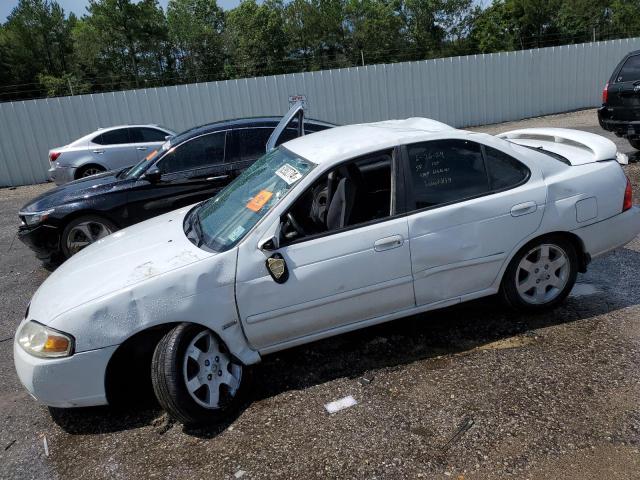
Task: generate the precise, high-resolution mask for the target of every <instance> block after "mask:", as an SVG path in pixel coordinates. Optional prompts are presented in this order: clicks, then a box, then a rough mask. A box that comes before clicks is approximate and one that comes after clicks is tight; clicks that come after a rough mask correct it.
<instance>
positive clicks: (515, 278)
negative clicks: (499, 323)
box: [501, 236, 578, 312]
mask: <svg viewBox="0 0 640 480" xmlns="http://www.w3.org/2000/svg"><path fill="white" fill-rule="evenodd" d="M577 276H578V254H577V252H576V249H575V247H574V246H573V244H572V243H571V242H569V241H567V240H566V239H564V238H562V237H557V236H550V237H545V238H541V239H538V240H534V241H532V242H530V243H528V244H527V245H525V246H524V247H523V248H522V249H521V250H520V251H519V252H518V253H517V254H516V256H515V257H514V258H513V259H512V260H511V263H510V264H509V266H508V267H507V270H506V272H505V274H504V277H503V279H502V286H501V291H502V296H503V297H504V299H505V300H506V301H507V303H508V304H509V305H511V306H512V307H514V308H516V309H518V310H524V311H530V312H537V311H542V310H547V309H550V308H554V307H556V306H557V305H558V304H560V303H561V302H562V301H563V300H564V299H565V298H566V297H567V295H569V293H570V292H571V289H572V288H573V285H574V284H575V282H576V277H577Z"/></svg>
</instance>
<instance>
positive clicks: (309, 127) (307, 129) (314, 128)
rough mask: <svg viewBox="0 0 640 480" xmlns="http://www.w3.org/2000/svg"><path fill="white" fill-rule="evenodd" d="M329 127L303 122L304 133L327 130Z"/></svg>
mask: <svg viewBox="0 0 640 480" xmlns="http://www.w3.org/2000/svg"><path fill="white" fill-rule="evenodd" d="M329 128H331V127H330V126H328V125H320V124H317V123H311V122H305V123H304V132H305V133H313V132H321V131H322V130H327V129H329Z"/></svg>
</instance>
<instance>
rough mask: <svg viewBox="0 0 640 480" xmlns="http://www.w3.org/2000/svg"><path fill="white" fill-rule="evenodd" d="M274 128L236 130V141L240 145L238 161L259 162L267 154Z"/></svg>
mask: <svg viewBox="0 0 640 480" xmlns="http://www.w3.org/2000/svg"><path fill="white" fill-rule="evenodd" d="M272 132H273V128H246V129H240V130H236V131H235V134H236V139H237V145H238V155H239V158H236V159H237V160H241V161H246V160H257V159H258V158H260V157H261V156H262V155H264V154H265V152H266V148H267V140H269V137H270V136H271V133H272Z"/></svg>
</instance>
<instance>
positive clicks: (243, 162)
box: [227, 122, 275, 177]
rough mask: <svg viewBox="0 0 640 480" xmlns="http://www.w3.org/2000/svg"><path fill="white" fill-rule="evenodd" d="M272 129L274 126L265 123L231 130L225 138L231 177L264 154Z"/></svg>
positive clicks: (238, 173)
mask: <svg viewBox="0 0 640 480" xmlns="http://www.w3.org/2000/svg"><path fill="white" fill-rule="evenodd" d="M274 123H275V122H274ZM273 129H274V126H268V125H266V124H265V125H262V126H253V127H248V128H238V129H235V130H233V131H232V132H231V134H230V135H229V138H228V140H227V142H228V143H227V145H228V146H227V161H228V162H229V164H230V168H231V175H232V176H233V177H237V176H238V175H240V174H241V173H242V172H243V171H245V170H246V169H247V168H248V167H250V166H251V165H252V164H253V162H255V161H256V160H257V159H259V158H260V157H262V156H263V155H264V154H265V151H266V145H267V141H268V140H269V137H270V136H271V134H272V133H273Z"/></svg>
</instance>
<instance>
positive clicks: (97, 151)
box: [93, 150, 104, 155]
mask: <svg viewBox="0 0 640 480" xmlns="http://www.w3.org/2000/svg"><path fill="white" fill-rule="evenodd" d="M93 153H97V154H98V155H102V154H103V153H104V150H93Z"/></svg>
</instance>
